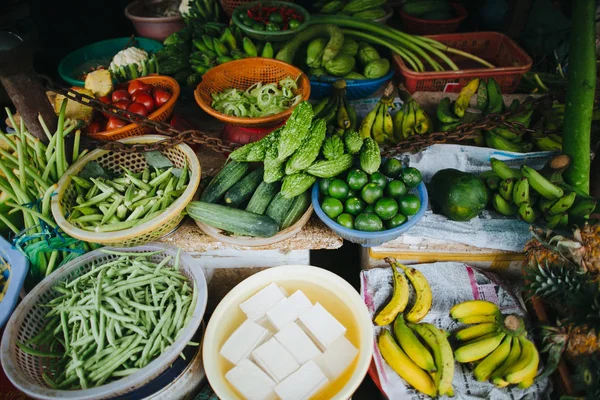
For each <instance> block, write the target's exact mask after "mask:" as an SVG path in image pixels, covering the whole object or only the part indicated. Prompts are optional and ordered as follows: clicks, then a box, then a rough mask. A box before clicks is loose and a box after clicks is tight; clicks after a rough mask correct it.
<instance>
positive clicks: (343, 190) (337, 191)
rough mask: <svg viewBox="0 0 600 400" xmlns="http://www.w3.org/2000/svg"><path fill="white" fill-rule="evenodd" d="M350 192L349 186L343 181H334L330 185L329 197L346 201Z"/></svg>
mask: <svg viewBox="0 0 600 400" xmlns="http://www.w3.org/2000/svg"><path fill="white" fill-rule="evenodd" d="M349 191H350V188H349V187H348V184H347V183H346V182H344V181H343V180H341V179H334V180H332V181H331V183H330V184H329V195H330V196H331V197H335V198H336V199H345V198H346V197H348V192H349Z"/></svg>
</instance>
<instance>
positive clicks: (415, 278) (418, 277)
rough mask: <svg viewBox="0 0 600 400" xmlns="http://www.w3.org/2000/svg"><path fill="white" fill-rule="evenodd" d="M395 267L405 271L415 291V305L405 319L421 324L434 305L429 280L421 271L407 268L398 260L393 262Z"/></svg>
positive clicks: (405, 315)
mask: <svg viewBox="0 0 600 400" xmlns="http://www.w3.org/2000/svg"><path fill="white" fill-rule="evenodd" d="M392 262H393V265H396V266H399V267H400V268H402V270H404V273H405V274H406V277H407V278H408V280H409V281H410V283H411V284H412V285H413V288H414V289H415V294H416V299H415V304H414V305H413V306H412V308H411V309H410V310H409V311H408V312H407V313H405V314H404V318H405V319H406V320H407V321H408V322H419V321H420V320H422V319H423V318H425V315H427V313H428V312H429V310H430V309H431V303H433V295H432V293H431V287H429V282H427V278H425V275H423V273H421V272H420V271H417V270H416V269H414V268H411V267H407V266H405V265H402V264H400V263H398V262H396V260H394V261H392Z"/></svg>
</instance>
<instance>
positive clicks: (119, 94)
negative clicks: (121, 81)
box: [112, 90, 131, 103]
mask: <svg viewBox="0 0 600 400" xmlns="http://www.w3.org/2000/svg"><path fill="white" fill-rule="evenodd" d="M121 100H129V101H131V97H130V96H129V93H127V91H126V90H115V91H114V92H113V94H112V102H113V103H116V102H117V101H121Z"/></svg>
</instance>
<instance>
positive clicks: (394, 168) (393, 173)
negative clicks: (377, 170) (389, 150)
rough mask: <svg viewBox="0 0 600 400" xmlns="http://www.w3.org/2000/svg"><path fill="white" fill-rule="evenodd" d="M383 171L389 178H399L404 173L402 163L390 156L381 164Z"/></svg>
mask: <svg viewBox="0 0 600 400" xmlns="http://www.w3.org/2000/svg"><path fill="white" fill-rule="evenodd" d="M381 172H383V174H384V175H385V176H387V177H389V178H392V179H393V178H397V177H399V176H400V174H401V173H402V163H401V162H400V160H397V159H395V158H388V159H387V160H386V162H384V163H383V165H382V166H381Z"/></svg>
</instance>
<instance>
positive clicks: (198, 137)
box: [48, 84, 554, 157]
mask: <svg viewBox="0 0 600 400" xmlns="http://www.w3.org/2000/svg"><path fill="white" fill-rule="evenodd" d="M48 90H51V91H53V92H56V93H58V94H62V95H64V96H65V97H67V98H69V99H70V100H73V101H76V102H77V103H80V104H83V105H86V106H89V107H92V108H93V109H95V110H97V111H100V112H103V113H105V114H109V115H112V116H115V117H118V118H120V119H122V120H125V121H129V122H131V123H135V124H138V125H141V126H143V127H145V128H148V129H151V130H153V131H156V132H158V133H160V134H162V135H165V136H168V137H169V138H168V139H165V140H161V141H158V142H154V143H147V144H129V143H122V142H118V141H110V142H105V141H99V140H89V143H90V144H92V145H94V147H96V148H101V149H104V150H110V151H115V152H122V153H131V152H148V151H157V150H159V151H160V150H166V149H168V148H170V147H173V146H177V145H178V144H180V143H187V144H197V145H202V146H206V147H207V148H209V149H211V150H213V151H215V152H217V153H230V152H232V151H233V150H235V149H236V148H238V147H240V146H241V145H240V144H239V143H233V142H227V141H224V140H222V139H220V138H216V137H211V136H208V135H207V134H206V133H204V132H202V131H200V130H197V129H192V130H186V131H179V130H178V129H176V128H175V127H173V126H171V125H169V124H168V123H165V122H159V121H151V120H150V119H148V118H146V117H143V116H141V115H138V114H132V113H130V112H127V111H125V110H121V109H119V108H116V107H114V106H112V105H110V104H106V103H103V102H101V101H99V100H97V99H95V98H94V97H91V96H87V95H85V94H82V93H78V92H76V91H74V90H72V89H64V88H59V87H56V86H54V85H51V84H49V85H48ZM553 100H554V95H553V94H550V93H548V94H546V95H544V96H541V97H538V98H536V99H528V100H526V101H525V102H523V104H521V106H520V107H519V109H518V110H517V111H516V112H506V113H504V114H488V115H486V116H485V118H483V119H482V120H480V121H477V122H472V123H464V124H461V125H458V126H457V127H456V128H454V129H452V130H450V131H447V132H434V133H430V134H426V135H413V136H409V137H408V138H406V139H404V140H402V141H400V142H398V143H397V144H395V145H394V146H386V145H381V153H382V155H383V156H386V157H390V156H394V155H397V154H401V153H415V152H418V151H420V150H422V149H424V148H426V147H429V146H431V145H434V144H440V143H460V142H463V141H465V140H471V139H474V138H476V137H477V136H478V134H479V133H478V132H479V131H481V130H491V129H495V128H498V127H503V128H506V129H508V130H510V131H512V132H515V133H517V134H524V133H532V132H535V130H534V129H530V128H526V127H525V126H524V125H523V124H522V123H520V122H517V121H509V119H510V118H511V117H512V116H515V115H518V114H519V113H521V112H523V111H524V107H525V105H526V104H527V103H532V106H533V108H536V107H540V106H542V105H545V106H546V107H548V106H550V107H551V104H552V101H553Z"/></svg>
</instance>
